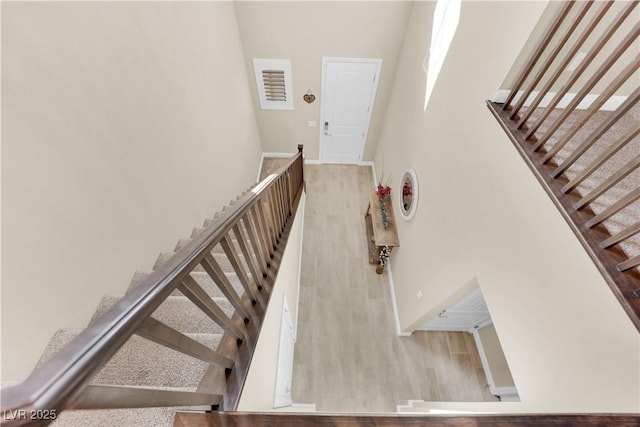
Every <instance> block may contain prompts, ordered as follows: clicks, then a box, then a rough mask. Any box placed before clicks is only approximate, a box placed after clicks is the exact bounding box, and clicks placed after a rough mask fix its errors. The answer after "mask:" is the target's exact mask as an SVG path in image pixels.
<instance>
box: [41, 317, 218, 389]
mask: <svg viewBox="0 0 640 427" xmlns="http://www.w3.org/2000/svg"><path fill="white" fill-rule="evenodd" d="M81 331H82V330H81V329H63V330H60V331H58V332H56V334H54V337H53V338H52V339H51V341H50V342H49V345H48V346H47V348H46V349H45V352H44V353H43V355H42V358H41V359H40V362H38V365H40V364H41V363H43V362H44V361H46V360H48V359H49V358H51V357H52V356H53V355H55V354H56V353H57V352H58V351H60V349H62V348H63V347H64V346H65V345H66V344H67V343H68V342H70V341H71V340H72V339H73V338H75V337H76V336H77V335H78V334H79V333H80V332H81ZM188 336H189V337H190V338H193V339H195V340H197V341H199V342H200V343H202V344H204V345H206V346H208V347H209V348H213V349H215V348H216V347H217V346H218V344H219V343H220V339H221V338H222V335H219V334H215V335H214V334H188ZM208 366H209V364H208V363H206V362H202V361H200V360H198V359H195V358H193V357H190V356H187V355H185V354H182V353H179V352H177V351H174V350H171V349H170V348H167V347H164V346H161V345H158V344H156V343H153V342H151V341H149V340H146V339H144V338H141V337H138V336H135V335H134V336H132V337H131V338H130V339H129V340H128V341H127V342H126V343H125V344H124V345H123V346H122V348H121V349H120V350H119V351H118V353H116V354H115V355H114V356H113V357H112V358H111V361H109V363H107V364H106V365H105V366H104V367H103V368H102V370H101V371H100V372H99V373H98V374H97V375H96V376H95V377H94V378H93V380H92V381H91V383H92V384H104V385H122V386H129V385H130V386H141V387H180V388H188V389H191V390H195V389H196V387H197V386H198V384H199V383H200V380H201V379H202V377H203V375H204V373H205V371H206V370H207V368H208Z"/></svg>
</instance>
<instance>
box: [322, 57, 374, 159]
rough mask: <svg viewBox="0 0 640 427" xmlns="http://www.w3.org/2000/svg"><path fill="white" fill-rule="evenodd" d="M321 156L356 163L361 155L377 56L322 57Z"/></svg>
mask: <svg viewBox="0 0 640 427" xmlns="http://www.w3.org/2000/svg"><path fill="white" fill-rule="evenodd" d="M323 68H324V69H323V96H322V125H323V126H322V131H323V132H322V135H321V147H320V148H321V160H322V161H323V162H325V163H358V162H359V161H360V160H361V159H362V152H363V150H364V145H365V139H366V134H367V130H368V128H369V120H370V118H371V111H372V109H373V102H374V98H375V92H376V86H377V80H378V79H377V74H378V73H379V69H380V61H379V60H371V62H350V61H349V60H348V59H344V60H339V59H331V60H325V61H324V67H323Z"/></svg>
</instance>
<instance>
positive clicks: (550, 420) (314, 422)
mask: <svg viewBox="0 0 640 427" xmlns="http://www.w3.org/2000/svg"><path fill="white" fill-rule="evenodd" d="M639 420H640V417H638V415H637V414H517V415H493V414H486V415H485V414H478V415H430V414H429V415H425V414H412V413H406V414H403V415H395V414H318V413H314V414H309V413H301V414H284V413H280V414H274V413H242V412H235V413H233V412H228V413H224V412H217V413H211V414H206V415H205V414H202V415H200V414H188V413H184V412H181V413H178V415H177V416H176V421H175V423H174V426H175V427H222V426H224V427H352V426H358V427H397V426H406V427H424V426H434V427H435V426H438V427H449V426H451V427H453V426H464V427H473V426H477V427H510V426H533V425H535V426H563V427H565V426H575V427H584V426H618V427H623V426H628V427H631V426H637V425H638V424H637V423H638V421H639Z"/></svg>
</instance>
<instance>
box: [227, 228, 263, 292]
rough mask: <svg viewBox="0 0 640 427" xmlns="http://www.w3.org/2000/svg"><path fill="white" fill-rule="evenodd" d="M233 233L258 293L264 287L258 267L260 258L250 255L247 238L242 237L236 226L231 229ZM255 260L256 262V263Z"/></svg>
mask: <svg viewBox="0 0 640 427" xmlns="http://www.w3.org/2000/svg"><path fill="white" fill-rule="evenodd" d="M233 232H234V234H235V236H236V239H237V240H238V246H240V250H241V251H242V254H243V255H244V259H245V260H246V262H247V267H248V268H249V272H250V273H251V277H252V278H253V283H254V285H255V287H256V288H257V289H258V291H261V290H262V288H264V287H265V286H264V285H263V277H262V270H261V269H260V268H259V267H258V265H261V264H260V261H259V259H260V258H259V256H258V254H255V253H254V254H252V253H251V251H250V250H249V246H248V245H247V241H248V240H249V238H248V237H246V236H245V235H244V232H243V231H242V228H241V227H240V226H239V225H238V224H236V225H235V226H234V227H233ZM256 259H257V260H258V261H257V262H256Z"/></svg>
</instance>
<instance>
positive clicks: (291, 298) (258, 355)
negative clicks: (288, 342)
mask: <svg viewBox="0 0 640 427" xmlns="http://www.w3.org/2000/svg"><path fill="white" fill-rule="evenodd" d="M304 203H305V195H304V193H303V194H302V198H301V199H300V204H299V205H298V210H297V211H296V216H295V219H294V221H293V225H292V226H291V232H290V234H289V239H288V240H287V247H286V250H285V252H284V254H283V256H282V262H281V264H280V269H279V270H278V277H277V279H276V283H275V285H274V287H273V292H272V294H271V299H270V301H269V307H268V308H267V312H266V314H265V317H264V321H263V323H262V327H261V329H260V337H259V338H258V342H257V344H256V349H255V352H254V354H253V359H252V362H251V366H250V367H249V373H248V374H247V379H246V380H245V383H244V387H243V389H242V396H240V401H239V403H238V410H239V411H269V410H272V409H273V401H274V398H275V390H276V377H277V369H278V355H279V349H280V328H281V322H282V309H283V306H284V298H286V299H287V306H288V307H289V312H290V313H291V320H292V321H293V323H294V325H295V324H296V320H297V316H296V314H297V311H298V283H299V272H300V256H301V250H302V226H303V223H304V206H305V204H304ZM294 327H295V326H294Z"/></svg>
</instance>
